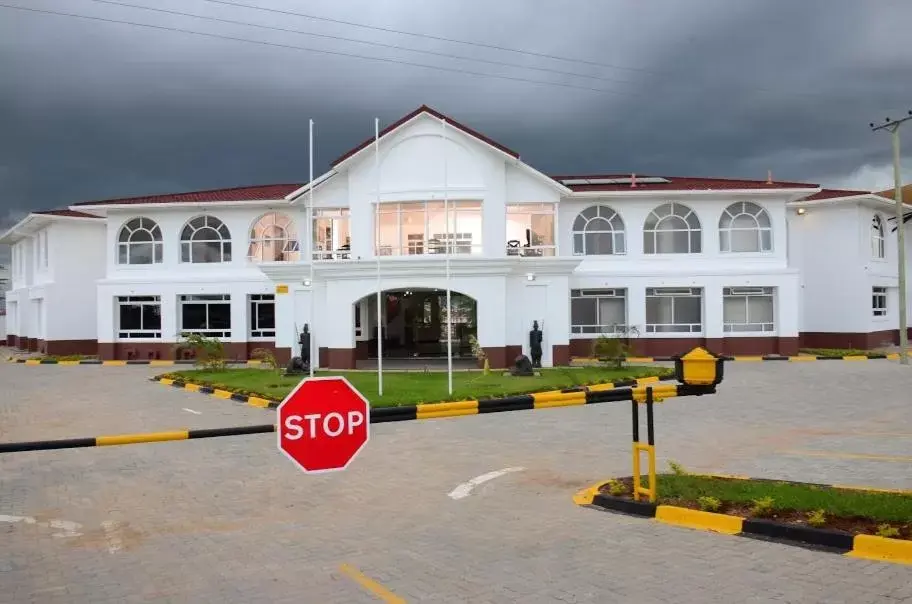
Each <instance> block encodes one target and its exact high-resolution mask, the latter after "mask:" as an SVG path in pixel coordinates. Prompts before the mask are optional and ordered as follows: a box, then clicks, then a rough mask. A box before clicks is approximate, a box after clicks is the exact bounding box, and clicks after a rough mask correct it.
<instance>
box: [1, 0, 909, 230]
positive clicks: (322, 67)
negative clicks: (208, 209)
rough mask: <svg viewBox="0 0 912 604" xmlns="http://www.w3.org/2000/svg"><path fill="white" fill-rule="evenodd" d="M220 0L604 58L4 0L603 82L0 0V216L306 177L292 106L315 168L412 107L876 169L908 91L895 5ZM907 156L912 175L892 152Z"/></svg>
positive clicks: (873, 180)
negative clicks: (880, 125)
mask: <svg viewBox="0 0 912 604" xmlns="http://www.w3.org/2000/svg"><path fill="white" fill-rule="evenodd" d="M230 1H233V2H241V3H244V4H250V5H256V6H260V7H268V8H273V9H280V10H286V11H294V12H303V13H309V14H313V15H318V16H323V17H329V18H334V19H342V20H349V21H357V22H359V23H363V24H368V25H373V26H378V27H385V28H393V29H399V30H406V31H409V32H417V33H424V34H430V35H435V36H443V37H448V38H456V39H459V40H465V41H472V42H480V43H484V44H492V45H498V46H506V47H510V48H515V49H523V50H528V51H532V52H536V53H545V54H550V55H559V56H562V57H568V58H575V59H581V60H584V61H590V62H596V63H603V64H605V65H611V66H614V67H608V66H596V65H592V64H586V63H572V62H565V61H557V60H553V59H546V58H542V57H536V56H529V55H523V54H518V53H510V52H503V51H498V50H493V49H490V48H483V47H478V46H470V45H464V44H455V43H449V42H443V41H439V40H430V39H426V38H419V37H412V36H406V35H400V34H392V33H388V32H381V31H374V30H369V29H363V28H357V27H352V26H347V25H340V24H334V23H327V22H321V21H315V20H311V19H306V18H301V17H294V16H289V15H280V14H274V13H269V12H264V11H260V10H252V9H248V8H234V7H229V6H224V5H220V4H214V3H211V2H207V1H205V0H154V1H153V0H123V2H127V3H130V4H138V5H145V6H151V7H157V8H167V9H171V10H177V11H181V12H188V13H197V14H200V15H206V16H209V17H218V18H222V19H232V20H236V21H246V22H249V23H258V24H262V25H269V26H274V27H283V28H286V29H298V30H302V31H308V32H313V33H321V34H328V35H335V36H342V37H347V38H356V39H359V40H366V41H373V42H382V43H385V44H394V45H400V46H405V47H408V48H413V49H423V50H428V51H434V52H439V53H445V54H457V55H463V56H466V57H472V58H483V59H486V60H490V61H504V62H509V63H516V64H520V65H524V66H530V67H539V68H544V69H552V70H557V71H560V72H576V73H583V74H589V75H592V76H596V77H598V78H602V79H586V78H581V77H573V76H570V75H566V74H564V73H550V72H540V71H534V70H529V69H521V68H517V67H503V66H497V65H490V64H484V63H476V62H473V61H468V60H458V59H451V58H445V57H440V56H428V55H422V54H418V53H415V52H409V51H406V50H396V49H389V48H379V47H374V46H370V45H365V44H358V43H354V42H347V41H340V40H328V39H320V38H315V37H311V36H305V35H300V34H294V33H287V32H278V31H270V30H264V29H257V28H252V27H245V26H238V25H230V24H223V23H215V22H211V21H205V20H200V19H194V18H190V17H184V16H176V15H169V14H160V13H155V12H149V11H143V10H138V9H134V8H125V7H121V6H111V5H108V4H101V3H97V2H94V1H92V0H0V2H2V3H5V4H15V5H18V6H26V7H30V8H35V9H48V10H56V11H64V12H70V13H79V14H83V15H92V16H98V17H103V18H108V19H116V20H127V21H134V22H140V23H147V24H155V25H160V26H164V27H178V28H184V29H191V30H195V31H200V32H210V33H215V34H219V35H226V36H233V37H244V38H250V39H255V40H262V41H268V42H271V43H274V44H284V45H291V46H305V47H308V48H312V49H324V50H331V51H338V52H344V53H353V54H361V55H367V56H373V57H383V58H389V59H394V60H398V61H409V62H416V63H424V64H428V65H435V66H440V67H448V68H453V69H463V70H469V71H477V72H484V73H490V74H495V75H503V76H508V77H514V78H527V79H535V80H543V81H549V82H559V83H566V84H573V85H577V86H582V87H591V88H600V89H604V90H608V91H610V92H595V91H591V90H580V89H575V88H567V87H560V86H554V85H541V84H533V83H526V82H517V81H511V80H504V79H496V78H486V77H478V76H472V75H465V74H457V73H451V72H445V71H439V70H434V69H425V68H419V67H413V66H406V65H401V64H391V63H383V62H376V61H370V60H364V59H356V58H350V57H341V56H332V55H326V54H319V53H315V52H312V51H301V50H295V49H288V48H277V47H268V46H263V45H256V44H249V43H245V42H237V41H228V40H223V39H213V38H206V37H201V36H196V35H190V34H186V33H176V32H169V31H161V30H149V29H146V28H140V27H135V26H128V25H121V24H112V23H102V22H93V21H87V20H82V19H76V18H72V17H62V16H56V15H47V14H35V13H29V12H23V11H17V10H10V9H6V8H0V82H2V85H0V226H8V225H9V224H10V223H11V222H12V221H13V220H16V219H18V218H19V217H21V215H22V213H24V212H26V211H28V210H30V209H39V208H41V209H47V208H55V207H61V206H65V205H67V204H69V203H72V202H76V201H81V200H91V199H101V198H106V197H119V196H129V195H140V194H154V193H169V192H179V191H186V190H195V189H204V188H216V187H230V186H240V185H248V184H262V183H273V182H297V181H304V180H306V179H307V169H308V165H307V162H308V158H307V120H308V119H309V118H313V119H314V120H315V122H316V132H317V138H316V147H317V150H316V168H315V169H316V172H317V173H318V174H319V173H320V172H322V171H323V170H325V169H326V168H327V167H328V163H329V161H331V160H332V159H334V158H335V157H336V156H337V155H339V154H341V153H342V152H344V151H345V150H347V149H348V148H350V147H352V146H354V145H355V144H357V143H359V142H360V141H361V140H363V139H365V138H368V137H370V136H372V135H373V118H374V117H375V116H377V117H380V119H381V124H388V123H390V122H392V121H394V120H396V119H397V118H399V117H401V116H402V115H404V114H405V113H407V112H409V111H411V110H412V109H414V108H416V107H417V106H419V105H421V104H422V103H425V104H428V105H431V106H433V107H435V108H437V109H439V110H440V111H443V112H444V113H447V114H449V115H451V116H452V117H453V118H454V119H457V120H459V121H462V122H463V123H465V124H467V125H469V126H472V127H474V128H476V129H478V130H480V131H482V132H484V133H485V134H487V135H488V136H490V137H491V138H494V139H495V140H497V141H499V142H501V143H503V144H505V145H507V146H509V147H511V148H513V149H515V150H517V151H519V152H520V153H521V155H522V157H523V159H524V160H526V161H527V162H529V163H531V164H532V165H533V166H535V167H537V168H539V169H541V170H543V171H545V172H549V173H573V172H579V173H583V172H630V171H636V172H637V173H640V174H646V173H654V174H667V175H693V176H720V177H744V178H758V179H762V178H765V177H766V172H767V170H772V171H773V175H774V177H775V178H777V179H792V180H806V181H810V182H823V183H824V184H825V185H828V186H852V187H863V188H882V187H887V186H891V185H892V175H891V169H890V163H889V162H890V157H891V156H890V141H889V136H888V135H887V134H885V133H880V134H873V133H871V132H870V130H869V128H868V123H869V122H870V121H874V120H882V119H883V118H885V117H887V116H891V117H896V116H899V115H901V114H903V113H905V112H906V111H907V110H908V109H912V52H910V50H909V46H908V38H907V37H906V35H907V32H908V23H910V22H912V2H909V1H908V0H801V1H799V2H795V1H794V0H737V2H732V1H731V0H686V1H682V0H639V1H636V0H572V1H571V0H565V1H560V2H555V1H554V0H496V1H492V0H485V1H482V0H461V1H460V2H447V3H444V2H427V0H337V1H334V2H329V1H324V2H317V1H305V0H230ZM903 39H904V40H905V41H906V42H905V43H904V44H901V43H899V42H898V40H903ZM906 130H907V131H908V132H909V134H907V135H906V136H905V140H906V141H907V142H906V143H905V146H906V149H912V124H910V127H909V128H907V129H906ZM905 161H906V165H907V166H908V168H907V170H906V178H907V179H910V180H912V152H909V154H907V155H906V160H905Z"/></svg>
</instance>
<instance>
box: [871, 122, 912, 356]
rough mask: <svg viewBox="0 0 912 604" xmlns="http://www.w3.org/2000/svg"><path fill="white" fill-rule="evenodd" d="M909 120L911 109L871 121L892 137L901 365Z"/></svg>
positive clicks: (904, 325) (904, 350) (905, 348)
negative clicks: (903, 156) (903, 137)
mask: <svg viewBox="0 0 912 604" xmlns="http://www.w3.org/2000/svg"><path fill="white" fill-rule="evenodd" d="M909 120H912V109H910V110H909V115H907V116H906V117H904V118H901V119H898V120H891V119H890V118H887V119H886V120H884V123H883V124H881V125H879V126H875V125H874V124H873V123H871V130H872V131H873V132H877V131H878V130H886V131H887V132H889V133H890V135H891V136H892V137H893V188H894V192H893V200H894V201H895V202H896V247H897V250H896V253H897V254H898V269H899V362H900V363H902V364H903V365H908V364H909V354H908V351H909V332H908V326H907V322H906V237H905V233H906V228H905V223H904V221H903V194H902V175H901V174H900V169H899V127H900V126H901V125H902V124H903V123H905V122H907V121H909Z"/></svg>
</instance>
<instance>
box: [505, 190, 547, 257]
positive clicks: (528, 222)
mask: <svg viewBox="0 0 912 604" xmlns="http://www.w3.org/2000/svg"><path fill="white" fill-rule="evenodd" d="M554 206H555V204H553V203H517V204H510V205H508V206H507V255H508V256H553V255H554V250H555V246H554Z"/></svg>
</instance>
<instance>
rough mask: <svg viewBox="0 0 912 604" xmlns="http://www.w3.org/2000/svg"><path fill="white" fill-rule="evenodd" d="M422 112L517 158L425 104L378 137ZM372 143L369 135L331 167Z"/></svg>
mask: <svg viewBox="0 0 912 604" xmlns="http://www.w3.org/2000/svg"><path fill="white" fill-rule="evenodd" d="M422 113H427V114H428V115H432V116H434V117H436V118H437V119H439V120H446V123H447V124H449V125H450V126H453V127H454V128H457V129H459V130H462V131H463V132H465V133H466V134H468V135H469V136H472V137H474V138H477V139H478V140H480V141H483V142H485V143H487V144H489V145H491V146H492V147H494V148H495V149H499V150H500V151H503V152H504V153H506V154H507V155H510V156H512V157H515V158H516V159H519V153H517V152H516V151H513V150H512V149H509V148H507V147H504V146H503V145H501V144H500V143H498V142H496V141H493V140H491V139H490V138H488V137H487V136H485V135H484V134H481V133H480V132H478V131H476V130H472V129H471V128H469V127H468V126H466V125H464V124H460V123H459V122H457V121H456V120H454V119H452V118H450V117H448V116H446V115H444V114H442V113H440V112H439V111H437V110H436V109H431V108H430V107H428V106H427V105H422V106H421V107H419V108H418V109H415V110H414V111H412V112H411V113H409V114H408V115H406V116H405V117H403V118H402V119H400V120H398V121H397V122H395V123H393V124H390V125H389V126H387V127H386V128H384V129H383V130H381V131H380V138H383V137H384V136H386V135H387V134H389V133H390V132H392V131H393V130H395V129H396V128H398V127H399V126H401V125H402V124H404V123H406V122H407V121H409V120H411V119H412V118H414V117H417V116H419V115H421V114H422ZM373 143H374V139H373V137H371V138H369V139H367V140H366V141H364V142H363V143H361V144H360V145H358V146H357V147H355V148H354V149H351V150H350V151H348V152H346V153H344V154H343V155H341V156H340V157H339V158H338V159H336V160H335V161H333V162H332V164H330V165H331V166H333V167H335V166H337V165H339V164H340V163H342V162H343V161H345V160H346V159H348V158H349V157H351V156H352V155H354V154H356V153H358V152H359V151H361V150H362V149H365V148H367V147H368V146H369V145H372V144H373Z"/></svg>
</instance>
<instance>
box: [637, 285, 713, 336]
mask: <svg viewBox="0 0 912 604" xmlns="http://www.w3.org/2000/svg"><path fill="white" fill-rule="evenodd" d="M702 331H703V290H702V289H701V288H699V287H664V288H658V287H657V288H652V287H647V288H646V333H700V332H702Z"/></svg>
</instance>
